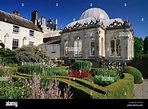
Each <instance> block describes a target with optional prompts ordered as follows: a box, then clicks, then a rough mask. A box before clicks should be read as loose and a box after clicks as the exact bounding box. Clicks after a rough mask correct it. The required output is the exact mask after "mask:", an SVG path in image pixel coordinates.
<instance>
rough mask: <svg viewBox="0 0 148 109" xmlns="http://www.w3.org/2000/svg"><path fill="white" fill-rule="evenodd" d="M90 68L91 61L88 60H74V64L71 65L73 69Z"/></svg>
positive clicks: (87, 69) (84, 69)
mask: <svg viewBox="0 0 148 109" xmlns="http://www.w3.org/2000/svg"><path fill="white" fill-rule="evenodd" d="M91 68H92V63H91V62H90V61H83V60H75V62H74V65H73V66H72V69H73V70H83V71H90V70H91Z"/></svg>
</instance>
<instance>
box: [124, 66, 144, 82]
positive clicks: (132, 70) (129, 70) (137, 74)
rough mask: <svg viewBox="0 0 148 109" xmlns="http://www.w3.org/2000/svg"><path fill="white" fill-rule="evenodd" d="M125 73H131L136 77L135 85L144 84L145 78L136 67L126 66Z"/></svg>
mask: <svg viewBox="0 0 148 109" xmlns="http://www.w3.org/2000/svg"><path fill="white" fill-rule="evenodd" d="M124 72H126V73H130V74H132V75H133V76H134V83H135V84H141V83H143V76H142V74H141V72H140V71H139V70H138V69H136V68H135V67H132V66H125V67H124Z"/></svg>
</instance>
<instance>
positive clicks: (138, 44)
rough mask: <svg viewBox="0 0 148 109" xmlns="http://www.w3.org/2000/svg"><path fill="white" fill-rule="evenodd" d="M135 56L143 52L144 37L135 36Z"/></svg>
mask: <svg viewBox="0 0 148 109" xmlns="http://www.w3.org/2000/svg"><path fill="white" fill-rule="evenodd" d="M134 40H135V42H134V55H135V56H134V57H139V56H141V55H142V54H143V39H142V38H141V37H140V38H139V37H134Z"/></svg>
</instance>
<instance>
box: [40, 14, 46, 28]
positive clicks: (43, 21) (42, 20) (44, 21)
mask: <svg viewBox="0 0 148 109" xmlns="http://www.w3.org/2000/svg"><path fill="white" fill-rule="evenodd" d="M41 23H42V25H43V26H46V19H45V17H44V16H42V18H41Z"/></svg>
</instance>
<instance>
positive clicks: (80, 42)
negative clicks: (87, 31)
mask: <svg viewBox="0 0 148 109" xmlns="http://www.w3.org/2000/svg"><path fill="white" fill-rule="evenodd" d="M78 53H79V55H82V40H79V41H78Z"/></svg>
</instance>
